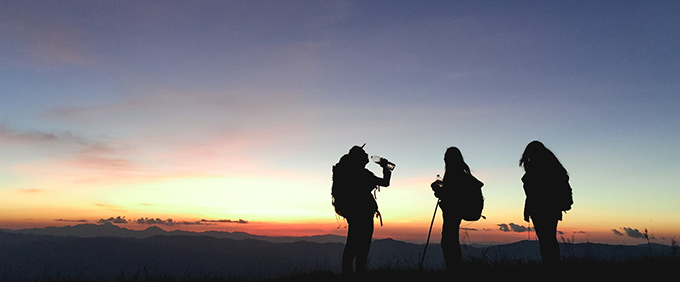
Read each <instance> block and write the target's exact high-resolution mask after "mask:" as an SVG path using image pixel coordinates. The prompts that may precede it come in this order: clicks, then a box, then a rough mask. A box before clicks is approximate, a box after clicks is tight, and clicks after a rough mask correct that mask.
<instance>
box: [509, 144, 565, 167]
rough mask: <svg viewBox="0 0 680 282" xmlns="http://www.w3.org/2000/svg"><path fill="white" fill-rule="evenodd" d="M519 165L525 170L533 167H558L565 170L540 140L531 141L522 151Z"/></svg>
mask: <svg viewBox="0 0 680 282" xmlns="http://www.w3.org/2000/svg"><path fill="white" fill-rule="evenodd" d="M519 166H521V167H524V170H525V171H529V170H533V169H555V170H557V169H560V170H563V171H564V172H566V170H565V169H564V167H563V166H562V164H561V163H560V161H559V160H558V159H557V157H556V156H555V154H553V152H552V151H550V150H549V149H548V148H546V147H545V145H543V143H541V142H540V141H537V140H534V141H531V142H530V143H529V144H528V145H527V147H526V148H525V149H524V153H522V158H521V159H520V160H519Z"/></svg>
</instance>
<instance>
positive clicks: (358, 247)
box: [342, 215, 373, 274]
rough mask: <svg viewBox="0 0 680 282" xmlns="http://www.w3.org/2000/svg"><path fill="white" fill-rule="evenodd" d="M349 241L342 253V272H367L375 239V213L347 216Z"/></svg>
mask: <svg viewBox="0 0 680 282" xmlns="http://www.w3.org/2000/svg"><path fill="white" fill-rule="evenodd" d="M347 223H348V227H347V243H346V244H345V249H344V251H343V253H342V273H343V274H351V273H352V272H354V269H353V268H354V267H353V266H354V264H356V272H365V271H366V263H367V261H368V251H369V249H370V247H371V240H372V239H373V215H369V216H353V217H351V218H347Z"/></svg>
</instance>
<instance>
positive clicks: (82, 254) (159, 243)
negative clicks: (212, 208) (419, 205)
mask: <svg viewBox="0 0 680 282" xmlns="http://www.w3.org/2000/svg"><path fill="white" fill-rule="evenodd" d="M98 228H100V229H99V230H100V231H101V230H109V231H113V232H120V233H115V234H135V235H136V236H137V237H133V236H128V237H115V236H111V235H109V236H93V234H94V233H88V234H89V235H88V236H89V237H75V236H55V235H45V234H46V233H53V234H56V233H60V234H68V233H69V232H74V231H76V230H81V231H82V230H97V229H98ZM123 229H124V228H118V227H112V226H92V225H82V226H73V227H69V228H63V227H61V228H45V229H42V230H40V229H33V230H30V232H33V233H35V234H27V233H30V232H28V231H26V230H22V231H21V232H19V231H13V232H5V231H3V232H0V280H4V281H14V280H45V279H51V280H59V279H79V280H149V279H152V278H153V279H159V280H190V281H196V279H199V280H205V279H216V280H220V281H222V280H272V279H279V280H284V281H298V280H302V281H312V280H315V281H321V280H331V281H332V280H334V279H336V278H338V273H337V272H338V271H339V265H340V257H341V254H342V249H343V247H344V245H343V243H339V242H311V241H308V240H307V239H318V238H317V237H286V239H285V240H293V239H292V238H297V240H293V241H290V242H271V241H266V240H256V239H250V238H247V237H248V235H249V234H241V233H238V234H236V235H237V236H243V237H246V238H245V239H233V238H216V237H212V236H207V234H203V233H196V234H192V235H176V234H180V233H173V232H174V231H173V232H165V231H162V230H161V229H160V228H154V227H151V228H148V229H146V230H143V231H131V230H128V231H125V230H123ZM67 231H69V232H67ZM23 232H25V233H23ZM126 232H133V233H126ZM40 233H41V234H40ZM83 234H84V233H83ZM83 234H81V235H83ZM111 234H114V233H111ZM152 234H156V235H152ZM198 234H200V235H198ZM208 234H214V233H208ZM217 234H219V235H224V236H227V235H233V233H217ZM83 236H84V235H83ZM268 239H272V238H268ZM272 240H279V239H272ZM561 249H562V254H563V257H564V258H565V265H567V266H569V267H570V268H571V269H572V270H577V269H578V270H579V271H581V270H589V269H590V271H591V272H593V271H594V270H595V269H597V270H598V271H597V272H598V273H599V272H601V271H605V270H606V271H608V272H611V271H618V273H626V271H636V273H647V274H648V275H654V274H656V273H661V272H663V271H661V270H659V269H658V268H660V267H663V268H662V269H666V268H668V269H674V268H677V266H680V263H678V254H677V248H676V247H672V246H665V245H656V244H648V245H647V244H646V245H638V246H622V245H606V244H594V243H582V244H561ZM422 251H423V245H419V244H412V243H406V242H401V241H396V240H392V239H383V240H374V243H373V245H372V247H371V253H370V255H369V260H370V262H369V268H370V269H373V270H375V271H374V272H372V274H370V275H381V277H394V278H395V279H397V278H405V277H412V278H413V279H416V278H418V277H419V278H418V279H421V278H422V279H429V278H431V279H434V280H436V279H438V277H441V275H443V274H442V267H443V258H442V256H441V251H440V247H439V245H437V244H433V245H431V246H430V248H429V249H428V252H427V256H426V259H425V268H424V270H425V272H418V271H416V270H417V268H418V264H419V261H420V258H421V255H422ZM538 253H539V251H538V243H537V242H536V241H521V242H516V243H512V244H505V245H494V246H486V247H479V246H470V245H464V246H463V254H464V257H465V261H466V263H467V264H466V268H465V270H466V273H476V274H479V275H488V276H494V277H497V278H501V275H512V274H517V275H519V274H525V275H526V274H529V273H533V272H535V271H539V270H541V268H540V267H539V264H538ZM592 268H594V269H592ZM525 271H526V273H523V272H525ZM650 271H652V272H651V273H648V272H650ZM673 271H675V270H673ZM503 273H505V274H503ZM610 274H611V275H614V274H615V273H610ZM617 275H618V274H617ZM509 277H511V276H509ZM161 278H162V279H161ZM381 280H382V279H381Z"/></svg>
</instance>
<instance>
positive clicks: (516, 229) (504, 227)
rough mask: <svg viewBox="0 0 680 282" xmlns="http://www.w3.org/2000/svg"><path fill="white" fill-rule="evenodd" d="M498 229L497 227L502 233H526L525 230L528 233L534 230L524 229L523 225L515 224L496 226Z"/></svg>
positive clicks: (531, 228)
mask: <svg viewBox="0 0 680 282" xmlns="http://www.w3.org/2000/svg"><path fill="white" fill-rule="evenodd" d="M498 227H499V230H500V231H503V232H526V231H527V230H529V231H533V230H534V228H533V227H526V226H524V225H517V224H514V223H512V222H511V223H510V224H505V223H501V224H498Z"/></svg>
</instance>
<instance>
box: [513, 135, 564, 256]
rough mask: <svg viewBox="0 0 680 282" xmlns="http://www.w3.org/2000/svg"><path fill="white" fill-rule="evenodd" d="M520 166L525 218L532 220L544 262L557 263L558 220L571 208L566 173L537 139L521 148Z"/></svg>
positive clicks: (558, 254)
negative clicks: (522, 168) (522, 169)
mask: <svg viewBox="0 0 680 282" xmlns="http://www.w3.org/2000/svg"><path fill="white" fill-rule="evenodd" d="M519 165H520V166H521V167H524V171H525V173H524V176H522V182H523V184H524V193H525V195H526V201H525V203H524V220H525V221H526V222H530V220H531V221H533V223H534V228H535V231H536V236H537V237H538V242H539V246H540V249H541V259H542V261H543V263H544V264H547V265H554V264H557V263H559V262H560V260H561V258H560V247H559V244H558V242H557V234H556V233H557V223H558V221H560V220H562V211H567V210H569V209H571V205H572V204H573V198H572V194H571V186H570V185H569V173H568V172H567V170H566V169H565V168H564V166H562V163H560V161H559V160H558V159H557V157H556V156H555V154H553V152H552V151H550V150H549V149H548V148H546V147H545V145H543V143H541V142H540V141H532V142H530V143H529V144H528V145H527V147H526V148H525V149H524V153H523V154H522V158H521V159H520V160H519Z"/></svg>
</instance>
